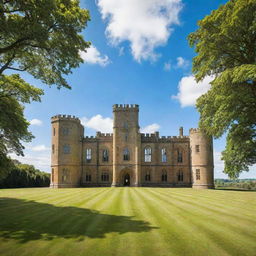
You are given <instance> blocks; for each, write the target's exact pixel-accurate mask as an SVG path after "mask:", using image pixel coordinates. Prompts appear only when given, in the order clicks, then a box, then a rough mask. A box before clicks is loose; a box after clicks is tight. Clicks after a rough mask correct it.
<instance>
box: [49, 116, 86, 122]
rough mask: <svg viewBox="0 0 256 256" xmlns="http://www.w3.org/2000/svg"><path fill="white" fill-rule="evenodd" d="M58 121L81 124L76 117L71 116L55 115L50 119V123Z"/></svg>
mask: <svg viewBox="0 0 256 256" xmlns="http://www.w3.org/2000/svg"><path fill="white" fill-rule="evenodd" d="M60 120H63V121H72V122H77V123H79V124H80V123H81V121H80V119H79V118H78V117H76V116H71V115H56V116H53V117H52V118H51V121H52V122H56V121H60Z"/></svg>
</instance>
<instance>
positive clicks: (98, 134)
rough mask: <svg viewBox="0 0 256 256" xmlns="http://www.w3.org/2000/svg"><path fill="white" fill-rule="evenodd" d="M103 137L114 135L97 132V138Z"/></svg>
mask: <svg viewBox="0 0 256 256" xmlns="http://www.w3.org/2000/svg"><path fill="white" fill-rule="evenodd" d="M102 137H106V138H111V137H113V133H101V132H99V131H98V132H96V138H102Z"/></svg>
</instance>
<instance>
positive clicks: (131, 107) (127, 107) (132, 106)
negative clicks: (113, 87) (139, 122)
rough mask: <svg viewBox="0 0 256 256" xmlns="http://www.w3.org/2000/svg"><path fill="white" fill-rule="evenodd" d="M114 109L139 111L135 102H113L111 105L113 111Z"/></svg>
mask: <svg viewBox="0 0 256 256" xmlns="http://www.w3.org/2000/svg"><path fill="white" fill-rule="evenodd" d="M115 111H139V105H137V104H115V105H113V112H115Z"/></svg>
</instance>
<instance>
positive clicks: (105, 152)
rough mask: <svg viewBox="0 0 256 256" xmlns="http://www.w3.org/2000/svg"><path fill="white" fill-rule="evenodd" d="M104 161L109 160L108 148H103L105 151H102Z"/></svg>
mask: <svg viewBox="0 0 256 256" xmlns="http://www.w3.org/2000/svg"><path fill="white" fill-rule="evenodd" d="M102 161H103V162H108V150H107V149H103V151H102Z"/></svg>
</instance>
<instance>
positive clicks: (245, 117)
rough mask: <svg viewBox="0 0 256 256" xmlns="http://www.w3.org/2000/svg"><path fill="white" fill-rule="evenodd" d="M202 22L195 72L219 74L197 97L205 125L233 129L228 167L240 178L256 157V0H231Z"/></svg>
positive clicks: (195, 42) (213, 131)
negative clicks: (207, 88)
mask: <svg viewBox="0 0 256 256" xmlns="http://www.w3.org/2000/svg"><path fill="white" fill-rule="evenodd" d="M198 25H199V29H198V30H197V31H195V32H194V33H191V34H190V35H189V38H188V39H189V42H190V45H191V46H195V51H196V52H197V53H198V55H197V56H196V57H195V58H194V60H193V72H194V74H195V77H196V79H197V81H199V80H202V79H203V78H204V77H206V76H208V75H211V76H213V77H215V79H214V80H213V81H212V82H211V88H210V90H209V91H208V92H207V93H206V94H204V95H202V96H201V97H200V98H199V99H198V100H197V104H196V106H197V109H198V111H199V112H200V122H199V126H200V128H201V129H202V130H204V131H205V132H206V133H208V134H209V135H213V136H214V137H215V138H219V137H220V136H222V135H223V134H224V133H226V132H227V145H226V149H225V151H224V152H223V154H222V158H223V160H224V161H225V169H224V172H225V173H227V174H228V175H229V177H231V178H238V177H239V174H240V173H241V172H242V171H248V170H249V166H251V165H253V164H255V163H256V131H255V128H256V100H255V99H256V1H255V0H236V1H233V0H230V1H229V2H228V3H227V4H225V5H222V6H220V7H219V9H217V10H215V11H213V12H212V13H211V14H210V15H209V16H206V17H205V18H204V19H203V20H201V21H199V23H198Z"/></svg>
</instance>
